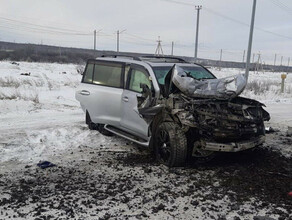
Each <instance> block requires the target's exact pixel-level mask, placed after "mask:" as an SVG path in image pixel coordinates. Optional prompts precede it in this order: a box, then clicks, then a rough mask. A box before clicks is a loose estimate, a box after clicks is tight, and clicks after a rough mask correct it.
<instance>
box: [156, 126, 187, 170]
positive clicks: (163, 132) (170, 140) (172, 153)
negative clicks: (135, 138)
mask: <svg viewBox="0 0 292 220" xmlns="http://www.w3.org/2000/svg"><path fill="white" fill-rule="evenodd" d="M154 153H155V157H156V159H157V160H158V161H159V162H160V163H163V164H165V165H167V166H168V167H181V166H184V165H185V162H186V158H187V139H186V135H185V133H184V132H183V131H182V129H181V128H180V127H179V125H178V124H176V123H174V122H163V123H161V124H160V125H159V126H158V128H157V129H156V132H155V136H154Z"/></svg>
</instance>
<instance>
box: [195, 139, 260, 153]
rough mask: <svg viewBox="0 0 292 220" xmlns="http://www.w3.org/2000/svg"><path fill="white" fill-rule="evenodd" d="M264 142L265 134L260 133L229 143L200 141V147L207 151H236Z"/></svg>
mask: <svg viewBox="0 0 292 220" xmlns="http://www.w3.org/2000/svg"><path fill="white" fill-rule="evenodd" d="M264 142H265V136H264V135H261V136H259V137H256V138H251V139H249V140H245V141H239V142H230V143H217V142H208V141H203V140H202V141H201V146H202V149H204V150H208V151H223V152H238V151H243V150H247V149H250V148H253V147H256V146H258V145H260V144H263V143H264Z"/></svg>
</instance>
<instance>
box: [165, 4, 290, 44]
mask: <svg viewBox="0 0 292 220" xmlns="http://www.w3.org/2000/svg"><path fill="white" fill-rule="evenodd" d="M161 1H165V2H169V3H175V4H180V5H187V6H194V7H195V6H196V5H195V4H192V3H186V2H182V1H176V0H161ZM204 10H205V11H207V12H209V13H212V14H214V15H217V16H219V17H222V18H225V19H227V20H229V21H233V22H235V23H238V24H241V25H243V26H246V27H250V25H249V24H248V23H245V22H242V21H239V20H237V19H234V18H232V17H229V16H226V15H223V14H221V13H219V12H216V11H214V10H212V9H210V8H206V7H205V6H204ZM255 29H257V30H259V31H262V32H265V33H268V34H272V35H275V36H278V37H282V38H286V39H289V40H292V37H289V36H285V35H282V34H278V33H275V32H272V31H269V30H266V29H263V28H260V27H255Z"/></svg>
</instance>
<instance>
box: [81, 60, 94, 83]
mask: <svg viewBox="0 0 292 220" xmlns="http://www.w3.org/2000/svg"><path fill="white" fill-rule="evenodd" d="M93 68H94V64H93V63H88V64H87V66H86V69H85V72H84V78H83V82H85V83H92V76H93Z"/></svg>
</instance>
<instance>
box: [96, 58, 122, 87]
mask: <svg viewBox="0 0 292 220" xmlns="http://www.w3.org/2000/svg"><path fill="white" fill-rule="evenodd" d="M122 69H123V66H122V64H115V63H110V64H109V63H96V64H95V66H94V75H93V84H97V85H105V86H111V87H117V88H120V87H122V81H121V78H122Z"/></svg>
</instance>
